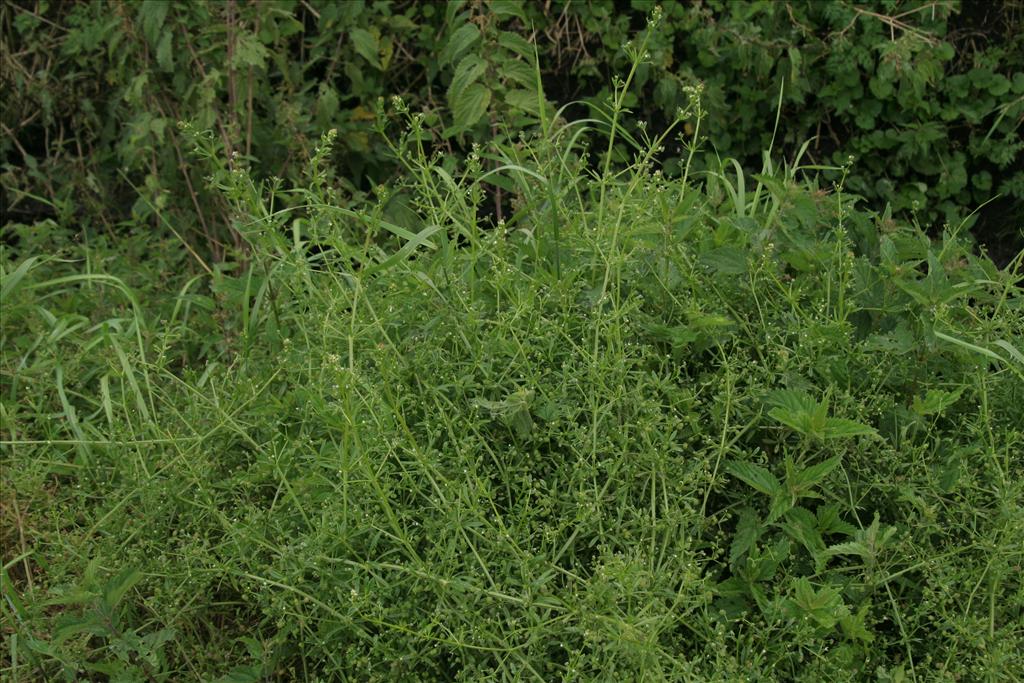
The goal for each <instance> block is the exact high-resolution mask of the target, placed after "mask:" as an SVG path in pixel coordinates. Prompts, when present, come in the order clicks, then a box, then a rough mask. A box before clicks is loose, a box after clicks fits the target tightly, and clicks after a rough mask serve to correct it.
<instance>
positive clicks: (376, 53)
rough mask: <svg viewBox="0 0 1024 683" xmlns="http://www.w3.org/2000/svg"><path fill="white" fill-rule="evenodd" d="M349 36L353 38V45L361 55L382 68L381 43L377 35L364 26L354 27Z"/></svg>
mask: <svg viewBox="0 0 1024 683" xmlns="http://www.w3.org/2000/svg"><path fill="white" fill-rule="evenodd" d="M349 36H350V37H351V38H352V47H354V48H355V49H356V52H358V53H359V56H360V57H362V58H363V59H365V60H366V61H368V62H369V63H370V64H372V65H373V66H375V67H377V68H378V69H380V68H381V65H380V43H379V41H378V40H377V36H375V35H373V34H372V33H370V32H369V31H367V30H366V29H364V28H357V29H353V30H352V33H350V34H349Z"/></svg>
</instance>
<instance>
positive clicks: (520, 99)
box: [505, 88, 540, 116]
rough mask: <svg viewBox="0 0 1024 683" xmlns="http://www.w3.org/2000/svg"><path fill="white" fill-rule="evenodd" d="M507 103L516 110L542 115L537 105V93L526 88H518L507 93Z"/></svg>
mask: <svg viewBox="0 0 1024 683" xmlns="http://www.w3.org/2000/svg"><path fill="white" fill-rule="evenodd" d="M505 102H507V103H508V104H509V105H510V106H512V107H515V108H516V109H522V110H523V111H525V112H527V113H529V114H533V115H534V116H537V115H539V114H540V109H538V104H537V93H536V92H534V91H532V90H526V89H525V88H516V89H515V90H509V91H508V92H507V93H505Z"/></svg>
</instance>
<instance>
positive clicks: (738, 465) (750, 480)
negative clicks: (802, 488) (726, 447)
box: [725, 460, 783, 496]
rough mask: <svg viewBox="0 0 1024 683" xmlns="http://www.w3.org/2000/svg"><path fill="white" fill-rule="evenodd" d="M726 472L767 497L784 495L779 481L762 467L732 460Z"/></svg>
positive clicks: (726, 467) (727, 465)
mask: <svg viewBox="0 0 1024 683" xmlns="http://www.w3.org/2000/svg"><path fill="white" fill-rule="evenodd" d="M725 471H726V472H728V473H729V474H731V475H732V476H734V477H736V478H737V479H740V480H741V481H743V482H744V483H745V484H747V485H748V486H750V487H752V488H754V489H756V490H758V491H760V492H761V493H763V494H765V495H769V496H773V495H776V494H779V493H782V490H783V489H782V485H781V484H780V483H779V480H778V479H776V478H775V475H774V474H772V473H771V472H769V471H768V470H766V469H765V468H763V467H761V466H760V465H755V464H754V463H752V462H738V461H736V460H732V461H729V462H728V463H726V465H725Z"/></svg>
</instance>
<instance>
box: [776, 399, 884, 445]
mask: <svg viewBox="0 0 1024 683" xmlns="http://www.w3.org/2000/svg"><path fill="white" fill-rule="evenodd" d="M765 403H766V404H768V405H774V406H775V407H774V408H772V409H771V410H769V411H768V415H769V417H771V418H773V419H774V420H776V421H778V422H781V423H782V424H784V425H786V426H787V427H789V428H790V429H792V430H793V431H795V432H798V433H800V434H803V435H805V436H811V437H814V438H817V439H841V438H849V437H852V436H861V435H864V436H877V435H878V432H876V431H875V429H874V428H873V427H869V426H868V425H865V424H861V423H859V422H854V421H853V420H847V419H844V418H838V417H829V416H828V403H827V402H825V403H818V402H817V401H815V400H814V399H813V398H811V397H810V396H809V395H808V394H806V393H805V392H802V391H796V390H792V389H784V390H781V391H773V392H772V393H770V394H769V395H768V396H767V397H766V398H765Z"/></svg>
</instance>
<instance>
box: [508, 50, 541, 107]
mask: <svg viewBox="0 0 1024 683" xmlns="http://www.w3.org/2000/svg"><path fill="white" fill-rule="evenodd" d="M499 74H500V75H501V77H502V78H504V79H506V80H508V81H511V82H513V83H515V84H517V85H520V86H522V87H523V89H524V90H527V91H529V93H530V95H531V96H532V97H533V100H534V102H536V101H537V92H536V88H537V74H536V73H535V72H534V70H533V67H532V66H530V65H529V64H527V63H525V62H519V61H512V60H507V61H504V62H501V63H500V64H499Z"/></svg>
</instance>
